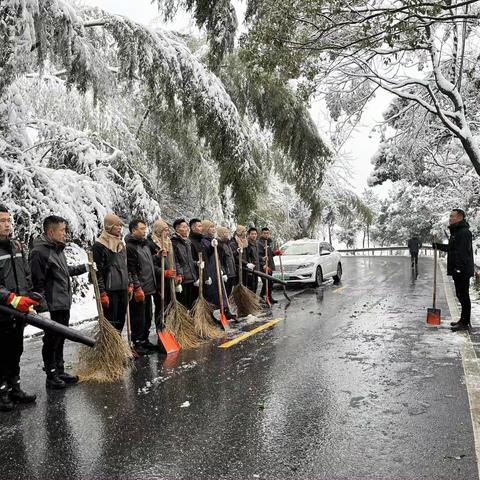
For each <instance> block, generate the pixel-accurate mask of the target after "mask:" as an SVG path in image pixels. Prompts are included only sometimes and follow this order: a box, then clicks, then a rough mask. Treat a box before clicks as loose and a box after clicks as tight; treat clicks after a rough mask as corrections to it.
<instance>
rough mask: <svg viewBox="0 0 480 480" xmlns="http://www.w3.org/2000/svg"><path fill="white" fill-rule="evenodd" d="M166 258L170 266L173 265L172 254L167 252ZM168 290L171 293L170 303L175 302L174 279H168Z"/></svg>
mask: <svg viewBox="0 0 480 480" xmlns="http://www.w3.org/2000/svg"><path fill="white" fill-rule="evenodd" d="M168 258H169V260H170V265H173V252H168ZM170 289H171V291H172V301H173V302H176V301H177V292H175V279H174V278H172V279H170Z"/></svg>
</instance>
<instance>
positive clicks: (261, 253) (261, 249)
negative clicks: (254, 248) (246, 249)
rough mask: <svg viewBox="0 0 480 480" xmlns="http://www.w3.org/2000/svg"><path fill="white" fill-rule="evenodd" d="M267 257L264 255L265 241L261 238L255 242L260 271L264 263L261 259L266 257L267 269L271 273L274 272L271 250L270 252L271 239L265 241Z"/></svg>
mask: <svg viewBox="0 0 480 480" xmlns="http://www.w3.org/2000/svg"><path fill="white" fill-rule="evenodd" d="M266 242H267V255H265V240H264V239H263V238H259V239H258V240H257V245H258V257H259V258H258V261H259V267H260V270H263V269H264V266H265V261H264V260H263V257H265V256H267V257H268V267H269V268H270V269H271V270H272V271H273V270H275V263H274V262H273V250H272V239H271V238H269V239H268V240H267V241H266Z"/></svg>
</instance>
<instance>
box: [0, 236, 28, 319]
mask: <svg viewBox="0 0 480 480" xmlns="http://www.w3.org/2000/svg"><path fill="white" fill-rule="evenodd" d="M31 288H32V285H31V279H30V269H29V267H28V263H27V261H26V259H25V255H24V253H23V248H22V245H21V243H20V242H18V241H15V240H12V239H7V240H0V302H1V303H2V304H6V303H7V299H8V297H9V296H10V293H12V292H13V293H16V294H17V295H28V293H29V291H30V290H31ZM10 318H11V317H10ZM7 319H8V315H4V314H0V321H2V320H7Z"/></svg>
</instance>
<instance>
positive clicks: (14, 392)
mask: <svg viewBox="0 0 480 480" xmlns="http://www.w3.org/2000/svg"><path fill="white" fill-rule="evenodd" d="M8 386H9V387H10V399H11V400H13V401H14V402H18V403H33V402H34V401H35V400H36V399H37V396H36V395H29V394H28V393H26V392H24V391H23V390H22V389H21V388H20V378H19V377H13V378H12V379H10V380H9V381H8Z"/></svg>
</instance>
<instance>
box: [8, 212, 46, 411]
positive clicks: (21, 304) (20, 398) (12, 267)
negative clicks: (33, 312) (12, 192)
mask: <svg viewBox="0 0 480 480" xmlns="http://www.w3.org/2000/svg"><path fill="white" fill-rule="evenodd" d="M12 234H13V228H12V219H11V217H10V213H9V212H8V210H7V208H6V207H4V206H3V205H0V302H1V303H2V304H3V305H9V306H10V307H12V308H14V309H16V310H18V311H20V312H28V311H29V310H30V309H31V308H33V307H35V306H37V305H38V302H37V301H36V300H34V299H32V298H30V297H29V291H30V289H31V283H30V272H29V269H28V263H27V261H26V259H25V257H24V253H23V247H22V244H21V243H20V242H19V241H18V240H13V239H12ZM24 327H25V324H24V322H23V321H22V320H16V319H15V318H14V317H13V316H9V315H5V314H3V313H2V314H0V411H2V412H9V411H12V410H14V409H15V403H17V402H18V403H33V402H35V400H36V396H35V395H29V394H28V393H25V392H24V391H23V390H22V389H21V388H20V357H21V356H22V353H23V330H24Z"/></svg>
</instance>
